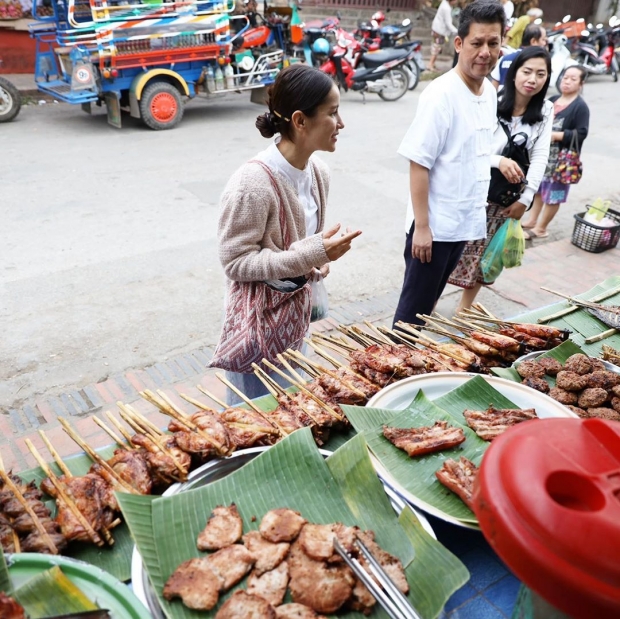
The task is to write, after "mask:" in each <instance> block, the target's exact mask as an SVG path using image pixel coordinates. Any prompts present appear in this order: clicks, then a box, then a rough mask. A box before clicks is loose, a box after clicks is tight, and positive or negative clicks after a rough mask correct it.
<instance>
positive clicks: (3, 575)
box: [0, 546, 13, 594]
mask: <svg viewBox="0 0 620 619" xmlns="http://www.w3.org/2000/svg"><path fill="white" fill-rule="evenodd" d="M0 591H4V593H6V594H10V593H11V591H13V583H12V582H11V577H10V576H9V568H8V567H7V564H6V559H5V558H4V552H3V550H2V546H0Z"/></svg>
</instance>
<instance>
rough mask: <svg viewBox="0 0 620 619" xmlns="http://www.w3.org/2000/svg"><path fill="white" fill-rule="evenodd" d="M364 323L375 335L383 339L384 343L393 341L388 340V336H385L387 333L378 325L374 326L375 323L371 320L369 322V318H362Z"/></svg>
mask: <svg viewBox="0 0 620 619" xmlns="http://www.w3.org/2000/svg"><path fill="white" fill-rule="evenodd" d="M364 324H365V325H366V326H367V327H368V328H369V329H371V330H372V331H374V332H375V333H376V334H377V337H380V338H381V339H383V341H384V342H385V343H386V344H393V343H394V342H393V341H392V340H390V338H389V337H387V335H386V334H385V333H383V331H381V329H380V328H379V327H376V326H375V325H373V324H372V322H370V321H369V320H364Z"/></svg>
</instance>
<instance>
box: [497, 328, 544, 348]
mask: <svg viewBox="0 0 620 619" xmlns="http://www.w3.org/2000/svg"><path fill="white" fill-rule="evenodd" d="M499 333H500V334H501V335H506V336H508V337H511V338H512V339H513V340H516V341H517V342H521V343H522V344H525V345H526V346H527V347H528V348H531V349H533V350H545V349H546V348H547V344H548V340H546V339H541V338H539V337H534V336H532V335H528V334H527V333H520V332H519V331H517V330H516V329H512V328H511V327H500V328H499Z"/></svg>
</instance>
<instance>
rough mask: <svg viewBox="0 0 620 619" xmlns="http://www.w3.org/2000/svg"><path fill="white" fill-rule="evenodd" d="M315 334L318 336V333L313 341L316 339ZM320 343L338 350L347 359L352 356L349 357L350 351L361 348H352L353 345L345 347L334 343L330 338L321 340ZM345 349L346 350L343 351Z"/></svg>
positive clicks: (313, 337)
mask: <svg viewBox="0 0 620 619" xmlns="http://www.w3.org/2000/svg"><path fill="white" fill-rule="evenodd" d="M315 336H316V333H315V334H314V335H313V336H312V340H313V341H316V340H315ZM320 343H321V346H324V347H325V348H328V349H329V350H333V351H334V352H337V353H338V354H339V355H343V356H344V357H346V358H347V359H349V358H350V357H349V353H350V352H354V351H356V350H360V349H359V348H351V347H345V346H342V345H339V344H334V343H332V342H331V341H329V340H320ZM343 350H344V351H346V352H342V351H343Z"/></svg>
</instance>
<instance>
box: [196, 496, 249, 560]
mask: <svg viewBox="0 0 620 619" xmlns="http://www.w3.org/2000/svg"><path fill="white" fill-rule="evenodd" d="M242 534H243V521H242V520H241V516H240V515H239V512H238V511H237V506H236V505H235V504H234V503H232V504H231V505H229V506H228V507H222V506H221V505H218V506H217V507H216V508H215V509H214V510H213V511H212V512H211V515H210V516H209V520H208V521H207V525H206V526H205V528H204V529H203V530H202V531H201V532H200V533H199V535H198V540H197V546H198V550H219V549H220V548H226V546H230V545H231V544H234V543H236V542H238V541H239V540H240V539H241V535H242Z"/></svg>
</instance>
